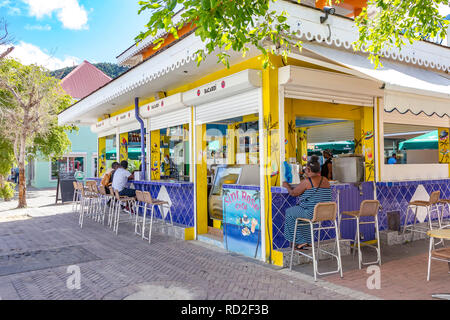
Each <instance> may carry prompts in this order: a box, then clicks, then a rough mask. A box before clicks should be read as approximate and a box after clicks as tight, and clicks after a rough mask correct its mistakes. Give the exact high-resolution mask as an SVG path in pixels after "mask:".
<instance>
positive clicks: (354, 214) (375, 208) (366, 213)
mask: <svg viewBox="0 0 450 320" xmlns="http://www.w3.org/2000/svg"><path fill="white" fill-rule="evenodd" d="M379 211H380V202H379V201H378V200H365V201H363V202H362V203H361V207H360V209H359V211H344V212H343V213H342V215H346V216H350V217H351V218H342V217H341V219H340V220H341V221H343V220H356V233H355V239H354V240H355V242H356V243H357V245H358V262H359V269H362V265H370V264H376V263H378V264H379V265H380V266H381V247H380V228H379V223H378V212H379ZM361 217H373V218H374V219H373V221H364V222H361ZM364 224H374V226H375V233H376V237H377V246H373V245H370V244H365V243H363V244H362V245H363V246H366V247H371V248H374V249H375V250H376V251H377V260H376V261H372V262H363V259H362V253H361V239H360V236H359V235H360V225H364Z"/></svg>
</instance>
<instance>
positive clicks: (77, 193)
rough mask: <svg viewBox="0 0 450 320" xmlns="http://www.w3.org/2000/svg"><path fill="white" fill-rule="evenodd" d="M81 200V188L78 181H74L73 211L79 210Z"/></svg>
mask: <svg viewBox="0 0 450 320" xmlns="http://www.w3.org/2000/svg"><path fill="white" fill-rule="evenodd" d="M80 201H81V190H80V189H79V188H78V183H77V182H76V181H74V182H73V201H72V212H77V209H78V205H79V204H80Z"/></svg>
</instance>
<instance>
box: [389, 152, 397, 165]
mask: <svg viewBox="0 0 450 320" xmlns="http://www.w3.org/2000/svg"><path fill="white" fill-rule="evenodd" d="M388 164H397V155H396V154H395V153H394V154H392V156H391V157H390V158H389V160H388Z"/></svg>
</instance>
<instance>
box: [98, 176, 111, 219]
mask: <svg viewBox="0 0 450 320" xmlns="http://www.w3.org/2000/svg"><path fill="white" fill-rule="evenodd" d="M98 191H99V194H100V199H101V200H100V201H101V222H102V224H103V225H105V218H106V210H107V208H108V202H109V203H111V201H112V199H113V198H114V196H113V195H111V194H107V193H106V188H105V186H103V185H100V187H98ZM111 208H112V206H111V205H110V206H109V211H111ZM99 222H100V220H99Z"/></svg>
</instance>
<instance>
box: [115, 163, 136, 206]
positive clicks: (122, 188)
mask: <svg viewBox="0 0 450 320" xmlns="http://www.w3.org/2000/svg"><path fill="white" fill-rule="evenodd" d="M127 169H128V162H127V161H122V162H121V163H120V167H119V168H118V169H117V170H116V171H115V173H114V178H113V182H112V187H113V189H114V190H117V191H118V192H119V195H120V196H123V197H132V198H134V197H136V190H133V189H128V188H127V183H128V181H130V180H133V179H134V175H133V174H131V173H130V171H128V170H127Z"/></svg>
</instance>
